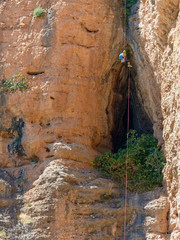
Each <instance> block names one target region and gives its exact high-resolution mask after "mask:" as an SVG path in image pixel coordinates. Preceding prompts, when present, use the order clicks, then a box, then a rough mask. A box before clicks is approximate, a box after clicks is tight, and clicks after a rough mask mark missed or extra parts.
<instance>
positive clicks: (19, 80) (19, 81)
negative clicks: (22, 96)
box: [1, 74, 29, 92]
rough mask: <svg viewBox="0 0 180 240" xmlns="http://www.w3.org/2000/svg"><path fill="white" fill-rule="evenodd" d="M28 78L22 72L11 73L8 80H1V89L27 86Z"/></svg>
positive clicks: (12, 89)
mask: <svg viewBox="0 0 180 240" xmlns="http://www.w3.org/2000/svg"><path fill="white" fill-rule="evenodd" d="M28 85H29V83H28V80H27V79H26V78H25V77H24V76H23V75H22V74H16V75H13V77H12V78H11V79H10V80H3V81H2V84H1V92H2V91H5V92H7V91H16V90H21V91H22V90H23V89H27V88H28Z"/></svg>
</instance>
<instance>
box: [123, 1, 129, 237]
mask: <svg viewBox="0 0 180 240" xmlns="http://www.w3.org/2000/svg"><path fill="white" fill-rule="evenodd" d="M126 1H127V0H124V47H126ZM129 105H130V68H129V67H128V112H127V154H126V180H125V197H124V202H125V203H124V240H126V221H127V183H128V178H127V162H128V140H129V139H128V137H129Z"/></svg>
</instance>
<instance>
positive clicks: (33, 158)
mask: <svg viewBox="0 0 180 240" xmlns="http://www.w3.org/2000/svg"><path fill="white" fill-rule="evenodd" d="M31 162H32V163H37V162H39V158H38V156H36V155H35V154H33V155H32V157H31Z"/></svg>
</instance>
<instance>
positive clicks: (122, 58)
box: [119, 50, 132, 68]
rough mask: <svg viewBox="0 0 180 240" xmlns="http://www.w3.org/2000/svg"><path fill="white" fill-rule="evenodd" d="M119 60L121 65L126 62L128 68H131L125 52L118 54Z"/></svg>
mask: <svg viewBox="0 0 180 240" xmlns="http://www.w3.org/2000/svg"><path fill="white" fill-rule="evenodd" d="M119 59H120V60H121V62H122V63H125V62H128V68H131V67H132V66H131V64H130V61H129V60H128V59H127V56H126V50H123V52H122V53H120V54H119Z"/></svg>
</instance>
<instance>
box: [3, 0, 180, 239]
mask: <svg viewBox="0 0 180 240" xmlns="http://www.w3.org/2000/svg"><path fill="white" fill-rule="evenodd" d="M123 3H124V1H123V0H96V1H94V0H73V1H70V0H48V1H45V0H40V1H35V0H27V1H25V0H0V80H1V85H2V84H3V81H4V80H10V79H12V77H13V75H16V74H22V75H23V76H24V77H25V78H26V79H27V80H28V83H29V86H28V88H27V89H25V90H23V91H19V90H17V91H12V92H11V91H1V93H0V168H1V169H0V239H1V238H2V239H9V240H72V239H74V240H121V239H123V221H124V220H123V217H124V196H123V194H124V193H123V189H121V188H120V186H119V184H118V183H116V182H114V181H112V180H109V179H105V178H103V177H102V175H100V174H99V173H98V172H97V171H96V170H95V169H93V168H92V167H91V163H92V161H93V159H94V158H95V157H96V156H98V155H99V154H101V153H104V152H105V151H107V150H110V149H113V150H117V149H118V148H119V146H120V145H121V144H122V142H123V141H124V138H125V134H126V120H127V119H126V112H127V106H126V102H127V78H128V69H127V67H126V66H125V65H123V64H121V62H120V60H119V59H118V55H119V53H120V52H121V51H122V50H123V48H124V34H123ZM38 6H41V7H42V8H43V9H45V13H44V15H43V16H42V17H35V16H33V11H34V9H36V8H37V7H38ZM179 45H180V14H179V1H178V0H141V1H138V2H137V4H135V5H134V6H132V8H131V14H130V16H129V18H128V29H127V42H126V50H127V54H128V58H129V59H130V61H131V64H132V66H133V68H132V69H131V100H130V116H131V121H130V126H131V127H133V128H135V129H136V130H137V131H139V132H146V133H152V132H153V133H154V136H155V137H156V138H157V139H158V143H159V146H161V148H162V149H163V152H164V154H165V158H166V162H167V163H166V166H165V168H164V170H163V175H164V182H163V188H157V189H155V190H154V191H151V192H147V193H143V194H136V193H128V204H127V236H126V237H127V239H128V240H143V239H147V240H152V239H154V240H156V239H158V240H178V239H180V192H179V189H180V186H179V185H180V184H179V182H180V169H179V161H180V155H179V153H180V116H179V114H180V104H179V99H180V80H179V79H180V77H179V76H180V74H179V53H180V52H179V51H180V46H179ZM108 196H109V197H108Z"/></svg>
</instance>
